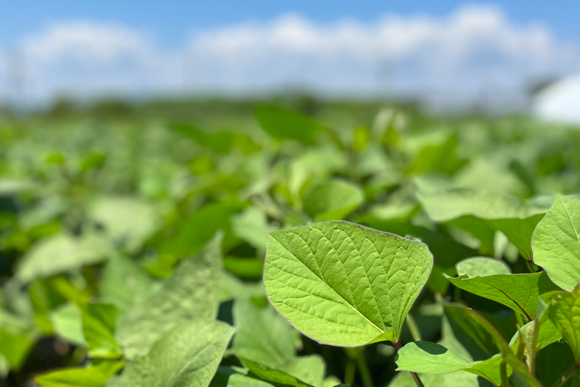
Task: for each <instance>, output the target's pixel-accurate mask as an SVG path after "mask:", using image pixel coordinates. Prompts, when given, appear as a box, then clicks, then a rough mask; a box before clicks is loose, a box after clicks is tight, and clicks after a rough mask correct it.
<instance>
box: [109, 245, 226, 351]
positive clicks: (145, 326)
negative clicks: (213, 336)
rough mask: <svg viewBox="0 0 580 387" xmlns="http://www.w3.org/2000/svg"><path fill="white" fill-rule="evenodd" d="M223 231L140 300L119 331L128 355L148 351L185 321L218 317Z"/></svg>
mask: <svg viewBox="0 0 580 387" xmlns="http://www.w3.org/2000/svg"><path fill="white" fill-rule="evenodd" d="M220 244H221V234H216V236H215V237H214V238H213V239H212V240H211V242H210V243H208V245H207V246H206V247H205V248H204V249H203V250H202V251H201V252H200V253H199V254H197V255H196V256H193V257H191V258H188V259H185V260H183V261H182V262H181V263H180V265H179V266H178V267H177V268H176V269H175V271H174V273H173V276H172V277H171V278H169V280H168V281H167V282H166V283H165V285H164V286H163V287H162V288H161V289H159V290H158V291H157V292H155V293H154V294H153V295H151V296H150V297H148V298H146V299H144V300H143V301H142V302H139V303H136V304H135V305H134V306H133V307H132V308H131V309H129V311H128V312H127V314H126V315H125V316H124V317H123V318H122V319H121V321H120V322H119V326H118V328H117V332H116V338H117V342H118V343H119V344H121V346H122V347H123V349H124V352H125V355H126V356H127V357H128V358H134V357H136V356H142V355H145V354H146V353H147V352H148V351H149V349H150V348H151V346H152V345H153V344H154V343H155V342H156V341H157V340H158V339H159V338H160V337H161V336H163V335H164V334H165V333H167V332H168V331H170V330H171V329H172V328H174V327H175V326H177V325H178V324H179V323H181V322H183V321H189V320H193V319H198V318H215V317H216V315H217V309H218V302H219V300H218V298H219V275H220V272H221V270H222V269H221V250H220Z"/></svg>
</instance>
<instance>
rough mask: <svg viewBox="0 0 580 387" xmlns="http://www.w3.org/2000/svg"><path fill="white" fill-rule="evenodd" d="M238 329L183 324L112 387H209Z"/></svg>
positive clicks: (217, 324)
mask: <svg viewBox="0 0 580 387" xmlns="http://www.w3.org/2000/svg"><path fill="white" fill-rule="evenodd" d="M233 333H234V329H233V328H231V327H230V326H228V325H227V324H224V323H222V322H219V321H210V320H204V319H200V320H192V321H187V322H182V323H181V324H179V325H177V326H175V327H174V328H173V329H172V330H171V331H169V332H168V333H166V334H165V335H164V336H162V337H161V338H160V340H159V341H158V342H157V343H156V344H155V345H154V346H153V347H152V348H151V351H150V352H149V353H148V354H147V355H146V356H144V357H141V358H138V359H136V360H135V361H130V362H129V363H128V364H127V366H126V367H125V369H124V370H123V373H122V375H121V376H118V377H114V378H112V379H111V381H110V382H109V383H107V386H108V387H121V386H132V387H150V386H164V387H180V386H188V387H207V386H208V385H209V383H210V381H211V379H212V378H213V376H214V374H215V372H216V370H217V367H218V365H219V363H220V360H221V358H222V356H223V354H224V351H225V350H226V347H227V345H228V343H229V341H230V339H231V337H232V335H233Z"/></svg>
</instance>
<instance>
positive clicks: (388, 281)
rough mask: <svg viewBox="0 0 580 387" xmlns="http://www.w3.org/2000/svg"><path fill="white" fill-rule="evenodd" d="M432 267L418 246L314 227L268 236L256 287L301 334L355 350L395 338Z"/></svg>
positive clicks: (361, 230)
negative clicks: (262, 289)
mask: <svg viewBox="0 0 580 387" xmlns="http://www.w3.org/2000/svg"><path fill="white" fill-rule="evenodd" d="M432 265H433V257H432V255H431V253H430V252H429V249H428V248H427V246H425V245H424V244H422V243H420V242H417V241H414V240H410V239H406V238H402V237H399V236H396V235H392V234H387V233H383V232H380V231H376V230H372V229H369V228H366V227H362V226H359V225H356V224H353V223H348V222H343V221H334V222H321V223H315V224H312V225H310V226H304V227H297V228H294V229H289V230H283V231H275V232H271V233H270V235H269V237H268V241H267V258H266V265H265V268H264V283H265V286H266V293H267V295H268V298H269V299H270V302H272V304H273V305H274V307H275V308H276V309H277V310H278V311H279V312H280V313H281V314H282V315H283V316H284V317H286V318H287V319H288V321H290V323H291V324H292V325H294V326H295V327H296V328H297V329H299V330H300V331H301V332H303V333H304V334H305V335H307V336H309V337H311V338H313V339H315V340H317V341H320V342H321V343H325V344H332V345H340V346H359V345H364V344H367V343H370V342H373V341H381V340H390V341H396V340H398V338H399V336H400V334H401V329H402V325H403V322H404V319H405V316H406V315H407V313H408V311H409V309H410V308H411V305H412V304H413V302H414V301H415V299H416V298H417V296H418V295H419V292H420V291H421V289H422V288H423V286H424V285H425V283H426V282H427V278H428V277H429V273H430V271H431V267H432Z"/></svg>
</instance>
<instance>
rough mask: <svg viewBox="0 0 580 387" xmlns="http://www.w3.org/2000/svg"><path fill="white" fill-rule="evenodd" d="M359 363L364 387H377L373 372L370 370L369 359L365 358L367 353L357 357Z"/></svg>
mask: <svg viewBox="0 0 580 387" xmlns="http://www.w3.org/2000/svg"><path fill="white" fill-rule="evenodd" d="M357 365H358V372H359V374H360V377H361V379H362V382H363V386H364V387H375V385H374V383H373V378H372V376H371V372H370V370H369V365H368V364H367V359H366V358H365V354H364V353H361V354H360V356H359V357H358V359H357Z"/></svg>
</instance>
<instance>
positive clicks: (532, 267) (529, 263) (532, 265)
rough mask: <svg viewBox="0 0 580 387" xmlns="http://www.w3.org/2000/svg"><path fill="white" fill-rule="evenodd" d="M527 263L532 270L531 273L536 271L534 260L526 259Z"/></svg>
mask: <svg viewBox="0 0 580 387" xmlns="http://www.w3.org/2000/svg"><path fill="white" fill-rule="evenodd" d="M526 264H527V265H528V270H529V271H530V273H535V272H536V269H535V268H534V263H533V261H528V260H527V259H526Z"/></svg>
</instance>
